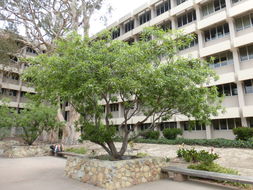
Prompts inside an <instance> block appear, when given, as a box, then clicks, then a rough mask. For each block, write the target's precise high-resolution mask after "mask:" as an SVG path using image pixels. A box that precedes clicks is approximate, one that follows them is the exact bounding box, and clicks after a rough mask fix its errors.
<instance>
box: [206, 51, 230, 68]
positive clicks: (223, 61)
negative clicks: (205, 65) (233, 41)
mask: <svg viewBox="0 0 253 190" xmlns="http://www.w3.org/2000/svg"><path fill="white" fill-rule="evenodd" d="M212 57H214V61H213V63H212V64H210V65H209V66H210V67H211V68H219V67H223V66H226V65H229V64H233V63H234V62H233V54H232V52H230V51H227V52H224V53H221V54H218V55H214V56H212ZM210 59H211V58H210V57H209V58H207V60H210Z"/></svg>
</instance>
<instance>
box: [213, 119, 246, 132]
mask: <svg viewBox="0 0 253 190" xmlns="http://www.w3.org/2000/svg"><path fill="white" fill-rule="evenodd" d="M212 126H213V129H214V130H232V129H234V128H236V127H241V126H242V123H241V119H240V118H232V119H216V120H212Z"/></svg>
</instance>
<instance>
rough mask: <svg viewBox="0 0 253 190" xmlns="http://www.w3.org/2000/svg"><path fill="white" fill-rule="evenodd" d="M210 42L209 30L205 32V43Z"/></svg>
mask: <svg viewBox="0 0 253 190" xmlns="http://www.w3.org/2000/svg"><path fill="white" fill-rule="evenodd" d="M209 40H210V32H209V30H208V31H205V41H206V42H207V41H209Z"/></svg>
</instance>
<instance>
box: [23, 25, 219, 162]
mask: <svg viewBox="0 0 253 190" xmlns="http://www.w3.org/2000/svg"><path fill="white" fill-rule="evenodd" d="M191 40H193V36H191V35H184V34H183V33H181V32H178V31H171V30H168V31H163V30H161V29H157V28H148V29H145V30H144V31H143V32H142V34H141V36H140V40H139V41H136V42H134V43H133V44H129V43H127V42H124V41H119V40H112V38H111V33H110V32H108V31H107V32H104V33H102V34H100V35H98V36H97V38H96V39H92V38H89V37H87V36H86V37H81V36H79V35H77V34H72V35H70V36H68V37H67V38H66V39H63V40H59V41H58V42H57V48H56V51H55V53H54V54H53V55H50V56H49V55H40V56H38V57H36V58H34V59H31V60H30V62H31V64H32V66H31V67H30V68H29V69H28V70H27V71H26V73H25V75H24V78H29V79H30V80H31V81H30V82H31V83H32V85H34V86H35V88H36V91H37V92H38V94H37V96H39V97H40V98H41V99H45V100H47V101H51V102H55V101H56V100H57V99H58V98H59V96H60V97H61V99H62V100H64V101H68V102H69V103H70V104H71V105H72V106H73V107H74V108H75V110H76V111H77V112H78V113H79V114H80V120H79V123H78V126H80V127H81V128H82V129H83V130H84V133H83V136H82V137H83V138H84V139H88V140H91V141H92V142H95V143H97V144H99V145H101V146H102V147H103V148H104V149H105V150H106V151H107V152H108V153H109V154H110V155H111V156H113V157H115V158H121V157H122V155H124V153H125V151H126V149H127V143H128V142H129V141H130V140H132V139H133V138H136V137H138V135H140V134H134V135H132V136H130V130H128V127H127V126H128V124H133V126H134V128H136V127H140V126H141V125H143V124H144V123H146V122H151V125H150V127H149V129H153V128H155V127H156V126H157V123H159V122H161V121H163V120H168V119H170V118H171V117H172V116H174V115H177V114H183V115H186V116H188V117H189V119H195V120H199V121H207V120H208V119H209V117H210V116H211V115H216V114H217V110H218V109H219V108H220V100H219V98H217V97H218V93H217V90H216V88H215V87H210V88H207V87H204V85H205V84H207V83H208V82H209V81H210V80H212V79H214V78H216V75H215V73H214V71H212V70H211V69H210V68H209V67H208V63H207V62H205V61H203V60H200V59H194V58H183V57H180V56H177V53H178V50H179V49H180V48H182V47H184V46H187V45H188V44H189V43H190V42H191ZM117 102H120V104H121V105H122V107H123V108H122V110H121V114H122V115H121V123H119V124H117V125H119V127H120V128H123V131H124V132H123V134H122V139H123V143H122V147H121V148H120V150H117V149H116V147H115V144H114V142H113V141H114V138H115V134H116V130H115V123H114V122H113V121H114V120H113V119H112V116H113V113H112V110H111V104H113V103H117ZM139 115H143V116H142V117H139V118H140V119H139V121H138V122H136V123H132V121H131V120H132V119H133V118H134V117H136V116H139Z"/></svg>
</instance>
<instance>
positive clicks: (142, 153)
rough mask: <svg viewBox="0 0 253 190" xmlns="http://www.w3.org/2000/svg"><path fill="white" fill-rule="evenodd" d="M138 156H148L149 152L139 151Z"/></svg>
mask: <svg viewBox="0 0 253 190" xmlns="http://www.w3.org/2000/svg"><path fill="white" fill-rule="evenodd" d="M136 156H137V157H139V158H144V157H148V156H149V154H148V153H145V152H138V153H137V154H136Z"/></svg>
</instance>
